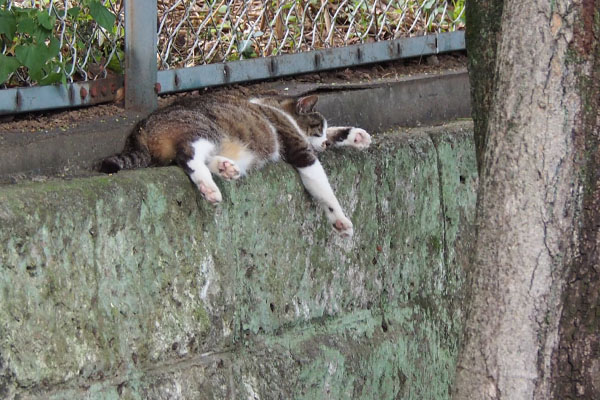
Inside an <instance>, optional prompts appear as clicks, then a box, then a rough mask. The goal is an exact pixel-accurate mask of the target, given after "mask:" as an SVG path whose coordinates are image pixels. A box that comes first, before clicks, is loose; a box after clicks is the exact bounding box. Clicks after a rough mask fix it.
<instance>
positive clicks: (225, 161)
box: [213, 156, 241, 181]
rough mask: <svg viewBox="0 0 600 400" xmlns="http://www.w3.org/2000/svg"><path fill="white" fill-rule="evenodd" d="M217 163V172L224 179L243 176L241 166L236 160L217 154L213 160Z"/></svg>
mask: <svg viewBox="0 0 600 400" xmlns="http://www.w3.org/2000/svg"><path fill="white" fill-rule="evenodd" d="M213 162H214V163H215V167H216V168H215V169H216V171H215V172H216V173H217V174H218V175H219V176H220V177H221V178H223V179H225V180H227V181H229V180H232V179H238V178H239V177H240V176H241V172H240V167H238V166H237V164H236V163H235V161H233V160H230V159H229V158H225V157H220V156H217V157H215V159H214V160H213Z"/></svg>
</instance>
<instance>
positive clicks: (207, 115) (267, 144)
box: [101, 94, 371, 236]
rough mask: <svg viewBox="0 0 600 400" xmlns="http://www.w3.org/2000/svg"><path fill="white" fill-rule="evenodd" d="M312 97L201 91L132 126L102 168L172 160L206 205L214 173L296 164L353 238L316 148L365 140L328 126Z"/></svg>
mask: <svg viewBox="0 0 600 400" xmlns="http://www.w3.org/2000/svg"><path fill="white" fill-rule="evenodd" d="M317 99H318V98H317V96H314V95H313V96H306V97H301V98H291V97H282V96H270V97H259V98H251V99H244V98H240V97H235V96H231V95H223V94H220V95H218V96H217V95H204V96H201V97H197V98H193V99H184V100H183V101H180V102H177V103H175V104H173V105H171V106H169V107H166V108H164V109H162V110H158V111H156V112H154V113H153V114H151V115H150V116H149V117H148V118H147V119H145V120H143V121H142V122H140V124H138V126H137V128H136V130H134V132H133V133H132V135H131V136H130V137H129V138H128V140H127V143H126V146H125V150H124V151H123V152H122V153H121V154H119V155H116V156H112V157H109V158H107V159H105V160H104V161H103V162H102V167H101V171H103V172H107V173H113V172H117V171H119V170H121V169H131V168H138V167H146V166H150V165H168V164H172V163H173V162H176V163H177V164H179V166H181V167H182V168H183V169H184V170H185V172H186V173H187V174H188V175H189V177H190V179H191V180H192V182H194V183H195V184H196V186H197V187H198V190H199V191H200V193H201V194H202V196H203V197H204V198H205V199H206V200H207V201H209V202H210V203H219V202H220V201H222V196H221V192H220V191H219V188H218V187H217V185H216V184H215V182H214V180H213V177H212V174H215V175H218V176H220V177H221V178H223V179H225V180H231V179H238V178H239V177H241V176H244V175H245V174H246V173H248V172H249V171H250V170H251V169H255V168H260V167H261V166H262V165H264V164H265V163H266V162H268V161H277V160H283V161H285V162H287V163H289V164H291V165H292V166H294V167H295V168H296V169H297V170H298V173H299V174H300V178H301V179H302V183H303V184H304V187H305V188H306V189H307V190H308V192H309V193H310V194H311V195H312V196H313V197H314V198H315V199H316V200H317V201H318V202H319V204H321V206H322V207H323V208H324V210H325V214H326V215H327V219H328V220H329V223H330V224H331V225H332V226H333V228H334V229H335V230H336V231H337V232H339V233H340V234H341V235H343V236H352V234H353V230H352V222H350V220H349V219H348V218H347V217H346V216H345V214H344V211H343V210H342V207H341V206H340V203H339V202H338V200H337V198H336V197H335V194H334V193H333V190H332V189H331V186H330V185H329V181H328V180H327V175H325V171H324V170H323V167H322V166H321V163H320V162H319V160H318V159H317V156H316V153H317V152H319V151H322V150H325V149H326V148H327V147H330V146H351V147H355V148H357V149H364V148H366V147H368V146H369V144H370V143H371V137H370V136H369V134H368V133H367V132H365V131H364V130H363V129H360V128H353V127H327V121H326V120H325V118H323V116H322V115H321V114H320V113H318V112H317V111H315V105H316V103H317Z"/></svg>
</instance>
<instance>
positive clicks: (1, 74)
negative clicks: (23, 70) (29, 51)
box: [0, 54, 21, 84]
mask: <svg viewBox="0 0 600 400" xmlns="http://www.w3.org/2000/svg"><path fill="white" fill-rule="evenodd" d="M20 65H21V63H20V62H19V60H17V59H16V58H15V57H9V56H5V55H4V54H0V84H2V83H4V81H6V79H8V76H9V75H10V74H12V73H13V72H15V71H16V70H17V68H19V66H20Z"/></svg>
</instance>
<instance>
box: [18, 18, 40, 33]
mask: <svg viewBox="0 0 600 400" xmlns="http://www.w3.org/2000/svg"><path fill="white" fill-rule="evenodd" d="M37 29H38V25H37V24H36V23H35V20H34V19H33V18H31V17H29V16H28V15H19V18H18V20H17V32H19V33H26V34H29V35H31V36H33V34H34V33H35V32H36V30H37Z"/></svg>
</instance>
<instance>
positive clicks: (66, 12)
mask: <svg viewBox="0 0 600 400" xmlns="http://www.w3.org/2000/svg"><path fill="white" fill-rule="evenodd" d="M157 24H158V54H157V63H158V67H159V69H163V70H164V69H171V68H179V67H189V66H195V65H202V64H209V63H217V62H223V61H232V60H240V59H248V58H256V57H266V56H271V55H277V54H286V53H297V52H303V51H308V50H315V49H322V48H328V47H340V46H346V45H351V44H356V43H365V42H370V41H380V40H386V39H393V38H399V37H407V36H416V35H422V34H426V33H428V32H446V31H453V30H457V29H462V28H463V27H464V0H399V1H383V0H352V1H350V0H333V1H326V0H309V1H303V0H285V1H280V0H271V1H261V0H255V1H230V0H229V1H226V0H220V1H219V0H205V1H196V0H174V1H166V0H159V1H158V21H157ZM124 35H125V29H124V12H123V2H122V0H102V1H100V0H60V1H54V0H0V84H1V85H2V87H5V88H6V87H16V86H31V85H45V84H51V83H56V82H63V83H67V82H73V81H86V80H94V79H97V78H104V77H106V76H107V75H110V74H121V73H122V71H123V65H124V57H125V56H124Z"/></svg>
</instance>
